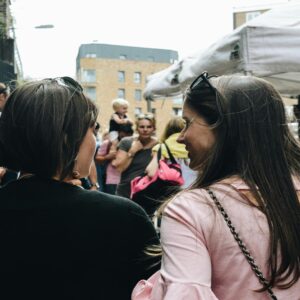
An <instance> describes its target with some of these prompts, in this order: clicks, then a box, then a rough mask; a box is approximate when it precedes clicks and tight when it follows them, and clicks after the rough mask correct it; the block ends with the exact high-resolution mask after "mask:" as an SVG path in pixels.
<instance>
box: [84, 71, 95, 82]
mask: <svg viewBox="0 0 300 300" xmlns="http://www.w3.org/2000/svg"><path fill="white" fill-rule="evenodd" d="M81 81H82V82H89V83H92V82H96V70H82V80H81Z"/></svg>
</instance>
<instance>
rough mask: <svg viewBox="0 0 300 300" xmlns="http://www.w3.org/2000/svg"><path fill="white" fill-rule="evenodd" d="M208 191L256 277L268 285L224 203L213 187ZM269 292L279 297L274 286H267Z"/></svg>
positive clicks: (275, 298) (274, 297)
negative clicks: (273, 288) (274, 290)
mask: <svg viewBox="0 0 300 300" xmlns="http://www.w3.org/2000/svg"><path fill="white" fill-rule="evenodd" d="M206 191H207V192H208V194H209V196H210V198H211V199H212V200H213V201H214V203H215V205H216V206H217V208H218V210H219V211H220V213H221V215H222V216H223V218H224V220H225V223H226V224H227V226H228V227H229V229H230V232H231V233H232V235H233V237H234V239H235V240H236V242H237V243H238V246H239V247H240V249H241V251H242V253H243V254H244V256H245V258H246V260H247V262H248V263H249V264H250V267H251V269H252V271H253V272H254V274H255V275H256V277H257V278H258V280H259V282H260V283H261V284H262V285H263V286H267V285H268V281H267V280H266V279H265V277H264V275H263V273H262V271H261V270H260V268H259V267H258V265H257V264H256V262H255V260H254V258H253V256H252V255H251V253H250V252H249V250H248V249H247V248H246V245H245V244H244V242H243V241H242V240H241V238H240V236H239V234H238V233H237V232H236V230H235V227H234V226H233V224H232V222H231V219H230V218H229V216H228V214H227V212H226V210H225V209H224V207H223V206H222V204H221V203H220V201H219V200H218V198H217V197H216V195H215V193H214V192H213V191H212V190H211V189H209V188H207V189H206ZM267 292H268V294H269V296H270V297H271V299H273V300H277V297H276V296H275V294H274V292H273V290H272V287H268V288H267Z"/></svg>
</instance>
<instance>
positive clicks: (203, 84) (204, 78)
mask: <svg viewBox="0 0 300 300" xmlns="http://www.w3.org/2000/svg"><path fill="white" fill-rule="evenodd" d="M216 77H218V76H217V75H208V73H207V72H206V71H204V72H203V73H201V74H200V75H199V76H198V77H196V79H195V80H194V81H193V82H192V83H191V85H190V87H189V91H190V92H193V91H194V90H196V89H197V90H200V89H201V88H209V90H210V91H211V92H212V93H213V94H214V95H215V99H216V104H217V109H218V112H219V119H218V121H217V123H220V122H222V120H223V115H224V114H223V109H222V106H221V103H220V99H219V93H218V90H217V89H216V88H215V87H214V86H213V85H212V84H211V83H210V81H209V79H210V78H216Z"/></svg>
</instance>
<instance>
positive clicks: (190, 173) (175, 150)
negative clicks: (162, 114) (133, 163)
mask: <svg viewBox="0 0 300 300" xmlns="http://www.w3.org/2000/svg"><path fill="white" fill-rule="evenodd" d="M184 127H185V121H184V120H183V119H182V118H181V117H173V118H171V120H170V121H169V122H168V123H167V125H166V127H165V130H164V132H163V134H162V136H161V139H160V144H161V145H162V157H163V158H167V159H168V158H169V155H168V152H167V149H166V147H165V146H164V143H166V144H167V146H168V147H169V149H170V151H171V153H172V155H173V156H174V158H175V159H176V161H177V162H178V163H179V164H180V167H181V171H182V177H183V179H184V184H183V185H182V188H186V187H188V186H190V185H191V183H192V182H194V180H195V179H196V177H197V172H196V171H194V170H192V169H191V168H190V167H189V163H190V160H189V157H188V151H187V150H186V148H185V145H183V144H181V143H178V142H177V138H178V137H179V135H180V132H181V131H182V130H183V129H184ZM159 147H160V145H156V146H154V147H153V149H152V153H153V154H152V155H153V158H152V160H151V163H150V164H149V165H148V166H147V168H146V173H147V175H148V176H149V177H153V175H154V174H155V172H156V170H157V167H158V164H157V151H158V149H159Z"/></svg>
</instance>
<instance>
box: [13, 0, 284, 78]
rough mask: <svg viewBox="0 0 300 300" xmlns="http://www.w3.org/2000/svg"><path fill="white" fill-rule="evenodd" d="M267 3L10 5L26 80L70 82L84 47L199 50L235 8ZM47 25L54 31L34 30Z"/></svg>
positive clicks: (158, 0) (61, 1) (25, 0)
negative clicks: (67, 79)
mask: <svg viewBox="0 0 300 300" xmlns="http://www.w3.org/2000/svg"><path fill="white" fill-rule="evenodd" d="M255 2H256V3H259V4H260V5H262V4H265V3H270V2H271V3H276V2H277V3H278V2H280V3H283V2H288V0H286V1H284V0H281V1H276V0H273V1H269V0H259V1H258V0H251V1H250V0H208V1H205V0H184V1H182V0H177V1H175V0H151V1H146V0H83V1H78V0H77V1H76V0H11V3H12V5H11V11H12V14H13V16H14V18H15V34H16V38H17V45H18V49H19V52H20V56H21V61H22V65H23V72H24V77H25V78H32V79H36V78H46V77H58V76H71V77H75V70H76V56H77V53H78V49H79V46H80V45H81V44H83V43H92V42H97V43H103V44H113V45H126V46H136V47H149V48H159V49H170V50H176V51H178V54H179V59H181V58H184V57H186V56H188V55H191V54H193V53H195V52H197V51H199V50H204V49H205V48H206V47H208V46H210V45H211V44H212V43H213V42H215V41H216V40H217V39H219V38H221V37H222V36H224V35H226V34H228V33H229V32H230V31H232V29H233V10H234V8H236V7H242V6H243V5H244V6H247V5H250V4H251V5H253V4H255ZM45 24H51V25H53V26H54V28H49V29H36V28H35V27H36V26H39V25H45Z"/></svg>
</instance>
